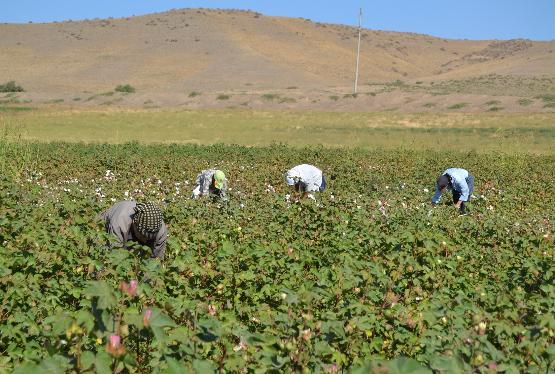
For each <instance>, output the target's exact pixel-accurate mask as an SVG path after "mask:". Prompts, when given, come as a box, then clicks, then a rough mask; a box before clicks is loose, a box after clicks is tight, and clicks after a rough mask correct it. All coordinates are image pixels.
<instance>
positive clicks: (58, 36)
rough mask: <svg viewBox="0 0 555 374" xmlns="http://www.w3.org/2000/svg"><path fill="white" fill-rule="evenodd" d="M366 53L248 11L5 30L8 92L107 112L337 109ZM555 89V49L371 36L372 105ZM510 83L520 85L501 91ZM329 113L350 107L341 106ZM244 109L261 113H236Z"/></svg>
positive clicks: (2, 72) (329, 27)
mask: <svg viewBox="0 0 555 374" xmlns="http://www.w3.org/2000/svg"><path fill="white" fill-rule="evenodd" d="M356 43H357V29H356V28H354V27H350V26H343V25H334V24H323V23H316V22H312V21H310V20H307V19H299V18H286V17H269V16H264V15H261V14H259V13H255V12H250V11H240V10H214V9H212V10H208V9H183V10H172V11H168V12H164V13H158V14H150V15H146V16H137V17H128V18H121V19H104V20H100V19H95V20H85V21H78V22H74V21H67V22H59V23H56V22H55V23H47V24H2V25H0V52H1V53H0V83H4V82H6V81H10V80H15V81H16V82H17V84H19V85H21V86H22V87H23V88H24V89H25V91H27V93H26V94H23V95H22V96H21V97H27V98H30V99H33V101H34V102H41V100H42V101H43V102H44V101H47V100H51V101H52V100H56V99H58V101H61V100H65V102H66V103H67V101H72V99H73V102H72V104H79V102H80V103H85V102H88V103H91V102H92V103H97V104H98V100H97V97H100V98H101V99H105V98H106V96H112V97H111V98H110V99H111V100H112V101H114V99H117V100H115V101H114V102H113V103H114V104H118V103H120V104H125V103H127V104H130V105H143V104H147V103H148V104H153V105H159V106H188V105H193V106H196V107H202V106H210V105H212V104H214V105H216V104H217V103H218V102H219V101H221V102H225V104H226V105H229V103H231V102H233V99H232V100H231V101H229V99H230V98H229V97H228V99H225V95H227V96H230V93H231V94H232V95H236V96H235V97H236V98H237V95H239V94H243V95H250V96H251V99H252V96H253V95H254V96H261V95H262V96H263V95H264V94H267V95H268V92H272V93H273V94H274V95H275V96H274V97H273V98H272V97H271V96H268V97H265V98H264V97H262V98H261V99H260V100H259V101H260V102H261V103H266V104H268V105H277V104H276V103H278V102H279V100H274V98H278V97H281V98H282V104H286V105H289V106H299V107H305V106H307V107H311V106H318V105H322V106H323V107H326V106H327V104H325V105H324V104H321V103H322V100H323V99H324V98H329V97H330V96H334V94H336V93H340V94H341V95H342V94H343V93H349V92H350V90H351V87H352V84H353V79H354V66H355V57H356ZM483 77H490V78H491V81H492V82H490V83H492V84H491V85H486V86H484V90H482V91H480V90H478V91H476V87H477V86H476V85H474V84H473V83H472V82H473V81H474V80H476V79H483ZM554 77H555V41H549V42H536V41H530V40H507V41H499V40H483V41H470V40H448V39H442V38H436V37H432V36H427V35H420V34H413V33H398V32H385V31H375V30H368V29H364V30H363V32H362V45H361V60H360V78H359V84H360V85H359V87H360V92H363V93H364V92H366V93H367V94H368V95H369V97H368V99H369V100H374V101H376V96H375V95H376V94H381V93H385V94H387V93H389V94H391V92H392V89H391V88H394V89H395V90H398V91H399V89H400V88H406V87H409V86H410V87H413V88H414V89H413V88H411V89H401V90H400V91H402V92H403V93H404V95H409V96H407V97H411V94H410V93H411V92H412V94H414V93H415V92H417V93H419V94H420V95H422V94H426V95H431V96H437V95H435V92H434V89H433V88H434V85H437V84H438V83H440V84H443V85H444V86H449V87H451V88H453V87H455V86H456V87H458V88H457V89H449V90H448V91H449V92H446V93H447V94H449V95H450V94H468V95H486V96H491V95H505V96H510V97H526V96H537V95H541V94H546V93H547V94H552V93H554V92H553V91H555V90H554V87H555V84H554V79H553V78H554ZM503 79H504V80H506V81H507V82H508V83H507V84H505V83H503V82H501V84H498V83H499V82H497V81H498V80H503ZM494 81H495V82H494ZM446 82H449V83H446ZM460 82H463V83H460ZM464 82H467V83H464ZM120 84H130V85H131V86H133V87H134V88H135V89H136V93H135V94H134V95H127V96H125V97H123V96H122V95H119V94H118V93H116V94H115V96H114V95H109V94H108V93H107V91H108V92H110V91H111V90H114V88H115V87H116V86H117V85H120ZM507 85H508V89H505V88H506V87H507ZM436 87H437V86H436ZM461 87H462V88H461ZM496 91H499V92H496ZM284 92H285V93H284ZM191 93H193V94H192V95H191ZM195 93H196V94H198V95H196V94H195ZM372 93H373V95H372V96H370V95H371V94H372ZM107 94H108V95H107ZM201 94H202V95H201ZM222 94H224V96H222ZM444 94H445V93H444ZM94 95H98V96H95V97H93V98H92V99H90V98H91V97H92V96H94ZM103 95H105V96H103ZM207 95H214V97H213V98H212V99H210V98H209V96H207ZM269 95H271V94H269ZM341 95H340V97H342V96H341ZM386 96H387V95H386ZM413 96H414V95H413ZM218 97H219V98H220V99H219V100H216V99H218ZM222 97H223V98H222ZM284 97H286V98H288V99H289V100H283V99H284ZM305 97H306V98H307V99H306V100H304V101H303V98H305ZM415 97H417V96H415ZM89 99H90V100H89ZM195 100H196V101H195ZM226 100H227V101H226ZM237 100H239V99H237ZM384 100H385V102H389V101H390V100H389V99H384ZM388 100H389V101H388ZM472 100H473V99H472V98H467V101H470V102H472ZM515 100H516V99H515ZM328 101H330V102H331V103H332V104H334V105H335V106H340V105H339V104H338V103H337V102H339V101H341V100H335V99H332V100H328ZM404 101H406V100H404ZM412 101H414V100H412ZM455 101H457V99H455ZM211 103H212V104H211ZM245 103H247V104H245ZM303 103H304V104H303ZM318 103H320V104H318ZM241 104H242V105H247V106H248V105H251V104H253V105H255V101H253V100H250V101H249V100H246V101H245V100H243V101H241V102H239V101H238V102H233V105H241ZM305 104H306V105H305ZM349 105H350V104H349ZM349 105H347V106H346V108H347V109H348V107H349ZM365 105H367V104H365ZM368 105H369V104H368ZM419 105H421V104H419ZM370 107H372V106H371V105H370ZM386 107H387V105H386ZM380 108H381V107H380V106H378V107H376V108H374V109H380Z"/></svg>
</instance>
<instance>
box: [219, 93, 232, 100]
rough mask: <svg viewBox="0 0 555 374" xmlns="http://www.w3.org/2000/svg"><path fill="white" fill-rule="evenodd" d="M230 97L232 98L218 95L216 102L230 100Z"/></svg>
mask: <svg viewBox="0 0 555 374" xmlns="http://www.w3.org/2000/svg"><path fill="white" fill-rule="evenodd" d="M230 97H231V96H229V95H223V94H222V95H218V96H217V97H216V100H229V98H230Z"/></svg>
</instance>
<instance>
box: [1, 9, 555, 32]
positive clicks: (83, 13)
mask: <svg viewBox="0 0 555 374" xmlns="http://www.w3.org/2000/svg"><path fill="white" fill-rule="evenodd" d="M3 2H4V4H2V5H1V10H0V22H10V23H11V22H16V23H26V22H29V21H33V22H50V21H63V20H67V19H72V20H78V19H85V18H96V17H98V18H107V17H123V16H131V15H141V14H147V13H152V12H160V11H165V10H168V9H171V8H196V7H204V8H236V9H251V10H255V11H258V12H261V13H263V14H267V15H276V16H289V17H304V18H310V19H312V20H314V21H319V22H331V23H342V24H350V25H353V24H356V23H357V14H358V8H359V7H362V8H363V11H364V19H363V26H364V27H366V28H370V29H379V30H391V31H410V32H417V33H424V34H430V35H435V36H441V37H445V38H455V39H510V38H529V39H534V40H550V39H555V0H527V1H525V0H372V1H370V0H367V1H363V0H358V1H356V0H320V1H316V0H313V1H307V0H295V1H290V0H281V1H279V0H274V1H269V0H258V1H254V0H252V1H246V0H244V1H241V0H227V1H178V0H151V1H146V0H48V1H46V0H16V1H9V0H3Z"/></svg>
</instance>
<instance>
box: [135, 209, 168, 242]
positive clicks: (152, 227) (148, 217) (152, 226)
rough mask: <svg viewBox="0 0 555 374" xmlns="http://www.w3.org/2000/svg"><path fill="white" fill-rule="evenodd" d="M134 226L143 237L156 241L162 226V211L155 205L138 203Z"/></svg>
mask: <svg viewBox="0 0 555 374" xmlns="http://www.w3.org/2000/svg"><path fill="white" fill-rule="evenodd" d="M133 225H134V226H135V229H136V230H137V231H139V232H140V233H141V234H142V235H144V236H145V237H147V238H148V239H154V238H156V234H158V230H160V227H161V226H162V211H161V210H160V208H158V207H157V206H156V205H154V203H150V202H148V203H137V205H136V206H135V214H133Z"/></svg>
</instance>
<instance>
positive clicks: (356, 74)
mask: <svg viewBox="0 0 555 374" xmlns="http://www.w3.org/2000/svg"><path fill="white" fill-rule="evenodd" d="M361 25H362V8H360V12H359V14H358V46H357V68H356V73H355V87H354V92H353V93H354V94H356V93H357V86H358V65H359V60H360V33H361Z"/></svg>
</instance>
